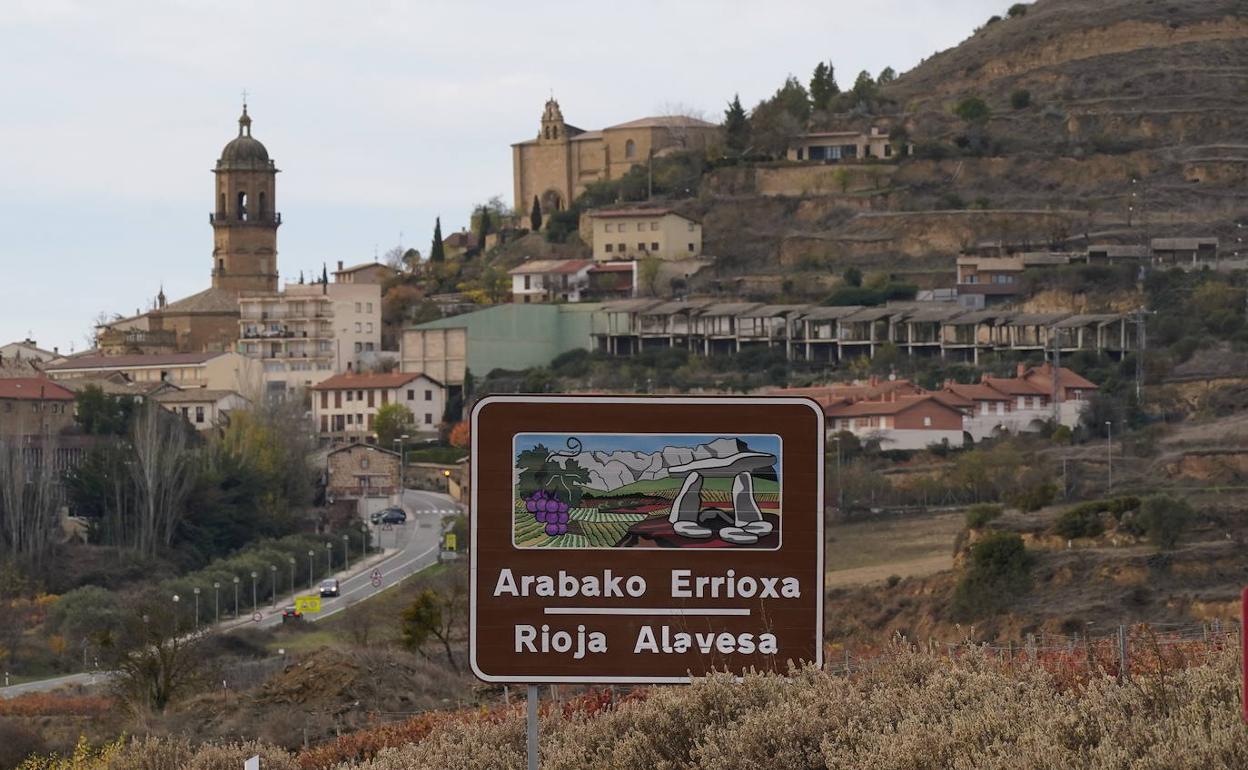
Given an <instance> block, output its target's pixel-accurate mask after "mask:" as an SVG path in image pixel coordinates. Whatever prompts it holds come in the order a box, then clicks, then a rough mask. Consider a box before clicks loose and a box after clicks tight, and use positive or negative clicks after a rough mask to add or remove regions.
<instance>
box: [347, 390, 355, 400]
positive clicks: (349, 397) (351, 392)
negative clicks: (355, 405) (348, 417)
mask: <svg viewBox="0 0 1248 770" xmlns="http://www.w3.org/2000/svg"><path fill="white" fill-rule="evenodd" d="M354 400H355V391H354V390H348V391H347V401H354Z"/></svg>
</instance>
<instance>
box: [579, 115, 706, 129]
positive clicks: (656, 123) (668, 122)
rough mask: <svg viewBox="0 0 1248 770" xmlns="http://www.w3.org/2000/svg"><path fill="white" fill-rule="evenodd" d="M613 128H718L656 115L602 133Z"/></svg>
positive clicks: (609, 127) (618, 124)
mask: <svg viewBox="0 0 1248 770" xmlns="http://www.w3.org/2000/svg"><path fill="white" fill-rule="evenodd" d="M613 128H718V126H716V125H715V124H714V123H707V122H706V121H705V120H700V119H698V118H692V117H689V116H688V115H656V116H654V117H649V118H638V119H637V120H630V121H628V122H627V123H617V124H615V125H614V126H607V127H606V128H604V129H603V131H610V130H611V129H613Z"/></svg>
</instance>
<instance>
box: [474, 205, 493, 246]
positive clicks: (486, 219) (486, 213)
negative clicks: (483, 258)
mask: <svg viewBox="0 0 1248 770" xmlns="http://www.w3.org/2000/svg"><path fill="white" fill-rule="evenodd" d="M477 217H478V219H479V220H480V221H478V222H477V251H480V252H482V253H484V252H485V236H487V235H489V234H490V232H491V227H490V208H489V207H488V206H482V207H481V208H480V209H478V213H477Z"/></svg>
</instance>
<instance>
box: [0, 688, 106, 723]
mask: <svg viewBox="0 0 1248 770" xmlns="http://www.w3.org/2000/svg"><path fill="white" fill-rule="evenodd" d="M116 705H117V704H116V701H114V700H113V699H112V698H101V697H98V696H94V695H52V694H50V693H46V692H39V693H26V694H25V695H18V696H16V697H14V698H7V699H3V700H0V716H20V717H33V716H77V717H99V716H103V715H105V714H107V713H109V712H110V711H112V709H113V708H114V707H116Z"/></svg>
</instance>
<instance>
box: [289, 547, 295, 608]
mask: <svg viewBox="0 0 1248 770" xmlns="http://www.w3.org/2000/svg"><path fill="white" fill-rule="evenodd" d="M290 599H291V601H294V599H295V557H293V556H291V557H290Z"/></svg>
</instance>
